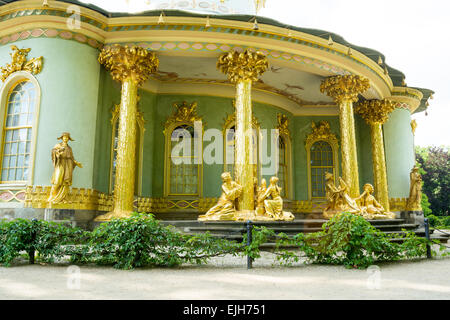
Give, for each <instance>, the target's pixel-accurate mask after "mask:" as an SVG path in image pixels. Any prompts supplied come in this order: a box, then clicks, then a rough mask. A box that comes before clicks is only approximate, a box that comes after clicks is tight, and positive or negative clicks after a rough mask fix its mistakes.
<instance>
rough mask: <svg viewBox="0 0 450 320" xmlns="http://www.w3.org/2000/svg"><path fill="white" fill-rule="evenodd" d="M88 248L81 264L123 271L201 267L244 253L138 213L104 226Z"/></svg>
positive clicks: (236, 245)
mask: <svg viewBox="0 0 450 320" xmlns="http://www.w3.org/2000/svg"><path fill="white" fill-rule="evenodd" d="M87 246H88V247H89V250H87V251H85V252H86V254H85V256H84V258H83V259H78V261H80V260H83V261H84V262H94V263H97V264H102V265H104V264H107V265H113V266H114V267H115V268H119V269H131V268H136V267H145V266H162V267H172V266H178V265H181V264H183V263H198V264H200V263H205V262H206V261H207V260H208V259H209V258H211V257H213V256H219V255H225V254H229V253H232V254H234V253H235V254H237V253H238V252H239V251H241V246H240V244H236V243H234V242H230V241H226V240H220V239H217V238H214V237H212V236H210V235H209V234H202V235H199V236H188V235H185V234H182V233H180V232H177V231H175V230H174V229H173V228H171V227H164V226H162V225H161V224H160V223H159V221H157V220H155V219H154V218H153V216H152V215H148V214H137V213H136V214H133V215H132V216H131V217H130V218H125V219H113V220H112V221H110V222H108V223H103V224H101V225H100V226H99V227H98V228H96V229H95V230H94V231H93V233H92V236H91V239H90V241H89V243H88V244H87Z"/></svg>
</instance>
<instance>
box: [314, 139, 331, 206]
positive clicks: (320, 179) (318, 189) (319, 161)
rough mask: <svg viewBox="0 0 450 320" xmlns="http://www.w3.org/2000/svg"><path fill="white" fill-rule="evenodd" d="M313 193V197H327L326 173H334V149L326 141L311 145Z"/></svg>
mask: <svg viewBox="0 0 450 320" xmlns="http://www.w3.org/2000/svg"><path fill="white" fill-rule="evenodd" d="M310 155H311V158H310V159H311V160H310V162H311V169H310V170H311V172H310V175H311V194H312V198H313V199H314V198H325V184H326V182H325V173H326V172H329V173H332V174H334V163H333V149H332V148H331V145H330V144H329V143H328V142H326V141H317V142H315V143H314V144H313V145H312V146H311V151H310Z"/></svg>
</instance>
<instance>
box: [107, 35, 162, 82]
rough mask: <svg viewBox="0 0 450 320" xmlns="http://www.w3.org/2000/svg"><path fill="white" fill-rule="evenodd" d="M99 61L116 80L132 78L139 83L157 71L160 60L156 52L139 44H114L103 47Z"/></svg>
mask: <svg viewBox="0 0 450 320" xmlns="http://www.w3.org/2000/svg"><path fill="white" fill-rule="evenodd" d="M98 61H99V62H100V63H101V64H102V65H104V66H105V68H106V69H107V70H108V71H110V72H111V75H112V77H113V79H114V80H116V81H120V82H122V81H124V80H125V79H132V80H133V81H134V82H135V83H137V84H138V85H140V84H142V83H143V82H144V81H145V80H147V78H148V76H149V75H150V74H152V73H155V72H156V70H157V69H158V66H159V60H158V58H157V56H156V54H155V53H154V52H151V51H148V50H146V49H144V48H141V47H137V46H132V47H129V46H121V45H119V44H114V45H112V46H107V47H104V48H103V49H102V51H101V52H100V55H99V57H98Z"/></svg>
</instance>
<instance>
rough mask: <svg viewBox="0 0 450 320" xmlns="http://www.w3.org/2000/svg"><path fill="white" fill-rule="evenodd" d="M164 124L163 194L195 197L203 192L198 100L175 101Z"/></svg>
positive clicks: (201, 137)
mask: <svg viewBox="0 0 450 320" xmlns="http://www.w3.org/2000/svg"><path fill="white" fill-rule="evenodd" d="M173 107H174V111H173V113H172V114H171V115H170V116H169V117H168V118H167V120H166V123H165V126H164V136H165V161H164V177H165V179H164V196H165V197H171V198H176V197H181V198H183V199H186V198H198V197H201V196H202V194H203V187H202V182H203V162H202V155H203V141H202V139H203V130H204V123H203V122H202V118H201V117H200V116H199V115H197V102H191V103H189V102H187V101H181V102H175V103H174V104H173Z"/></svg>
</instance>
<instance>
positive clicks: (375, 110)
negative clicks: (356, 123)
mask: <svg viewBox="0 0 450 320" xmlns="http://www.w3.org/2000/svg"><path fill="white" fill-rule="evenodd" d="M394 109H395V103H394V102H392V101H389V100H368V101H363V102H361V103H359V104H357V105H356V107H355V111H356V112H357V113H359V114H360V115H361V117H362V118H363V119H364V120H366V122H367V123H368V124H369V126H370V136H371V140H372V163H373V179H374V185H375V196H376V198H377V199H378V201H380V203H381V205H382V206H383V207H384V209H385V211H389V210H390V208H389V193H388V183H387V173H386V157H385V153H384V141H383V123H385V122H386V121H387V120H388V116H389V114H390V113H391V112H392V111H393V110H394Z"/></svg>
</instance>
